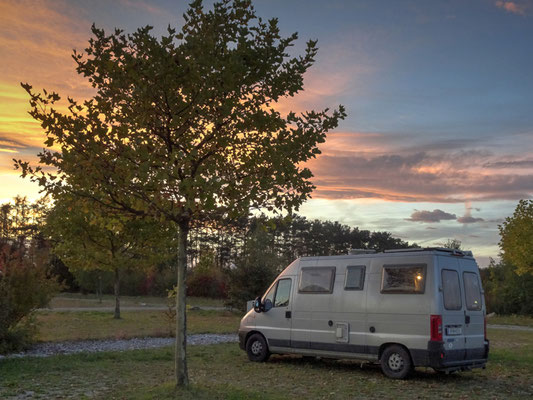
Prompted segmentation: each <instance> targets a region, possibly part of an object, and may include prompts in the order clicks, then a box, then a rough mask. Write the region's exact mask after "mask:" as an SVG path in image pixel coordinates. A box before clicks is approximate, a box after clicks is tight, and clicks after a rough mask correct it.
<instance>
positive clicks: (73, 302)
mask: <svg viewBox="0 0 533 400" xmlns="http://www.w3.org/2000/svg"><path fill="white" fill-rule="evenodd" d="M120 304H121V305H122V306H125V307H128V306H129V307H131V306H135V307H139V306H147V307H150V306H166V305H167V299H166V298H164V297H154V296H120ZM187 304H188V305H189V306H191V307H194V306H198V307H223V306H224V300H220V299H209V298H204V297H187ZM114 306H115V297H114V296H112V295H108V294H105V295H103V296H102V302H101V303H100V302H99V301H98V297H96V295H94V294H80V293H61V294H59V295H58V296H56V297H54V298H53V299H52V301H51V302H50V306H49V307H50V308H64V307H79V308H87V307H114Z"/></svg>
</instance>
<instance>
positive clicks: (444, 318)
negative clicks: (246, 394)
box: [239, 248, 489, 379]
mask: <svg viewBox="0 0 533 400" xmlns="http://www.w3.org/2000/svg"><path fill="white" fill-rule="evenodd" d="M355 253H356V254H350V255H346V256H331V257H302V258H298V259H297V260H296V261H294V262H293V263H292V264H290V265H289V266H288V267H287V268H286V269H285V270H284V271H283V272H282V273H281V274H280V275H279V276H278V277H277V278H276V280H275V281H274V282H273V283H272V285H271V286H270V288H269V289H268V290H267V291H266V293H265V294H264V295H263V296H262V297H258V298H257V299H256V300H255V302H254V304H253V309H251V310H249V311H248V313H247V314H246V315H245V316H244V318H243V319H242V320H241V325H240V328H239V341H240V347H241V348H242V349H243V350H245V351H246V352H247V353H248V357H249V359H250V360H251V361H266V360H267V359H268V357H269V356H270V354H271V353H276V354H289V353H292V354H302V355H305V356H315V357H325V358H354V359H360V360H368V361H373V362H380V363H381V368H382V370H383V373H384V374H385V375H386V376H388V377H391V378H397V379H402V378H405V377H406V376H407V375H408V374H409V373H410V372H411V371H412V369H413V368H414V367H417V366H428V367H432V368H434V369H435V370H437V371H443V372H451V371H457V370H470V369H472V368H484V367H485V364H486V363H487V358H488V353H489V341H488V340H487V337H486V323H485V302H484V297H483V290H482V288H481V279H480V276H479V269H478V266H477V264H476V261H475V260H474V258H473V257H472V253H471V252H464V251H458V250H449V249H440V248H432V249H406V250H389V251H385V252H383V253H375V254H372V253H370V252H369V251H364V250H363V251H360V252H359V253H361V254H357V252H355Z"/></svg>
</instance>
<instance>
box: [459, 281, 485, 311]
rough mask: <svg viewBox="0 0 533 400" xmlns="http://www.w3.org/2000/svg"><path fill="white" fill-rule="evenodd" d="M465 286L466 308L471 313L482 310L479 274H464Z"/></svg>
mask: <svg viewBox="0 0 533 400" xmlns="http://www.w3.org/2000/svg"><path fill="white" fill-rule="evenodd" d="M463 282H464V285H465V299H466V308H467V309H468V310H471V311H479V310H481V285H480V284H479V278H478V276H477V274H475V273H473V272H465V273H463Z"/></svg>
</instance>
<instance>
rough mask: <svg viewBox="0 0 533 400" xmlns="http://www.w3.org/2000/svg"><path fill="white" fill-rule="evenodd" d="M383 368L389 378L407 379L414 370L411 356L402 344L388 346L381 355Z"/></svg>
mask: <svg viewBox="0 0 533 400" xmlns="http://www.w3.org/2000/svg"><path fill="white" fill-rule="evenodd" d="M381 370H382V371H383V373H384V374H385V376H387V377H389V378H392V379H405V378H407V376H408V375H409V374H410V373H411V371H412V370H413V363H412V362H411V356H410V355H409V353H408V352H407V350H406V349H405V348H403V347H402V346H399V345H397V344H394V345H391V346H388V347H386V348H385V350H384V351H383V354H382V355H381Z"/></svg>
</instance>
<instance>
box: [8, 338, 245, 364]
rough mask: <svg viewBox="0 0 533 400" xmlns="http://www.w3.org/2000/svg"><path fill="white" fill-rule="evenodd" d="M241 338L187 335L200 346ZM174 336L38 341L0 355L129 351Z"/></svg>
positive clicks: (170, 342) (150, 346)
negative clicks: (18, 350)
mask: <svg viewBox="0 0 533 400" xmlns="http://www.w3.org/2000/svg"><path fill="white" fill-rule="evenodd" d="M238 340H239V338H238V337H237V335H236V334H213V333H205V334H194V335H187V345H189V346H198V345H208V344H218V343H234V342H238ZM174 342H175V339H174V338H151V337H147V338H132V339H104V340H79V341H64V342H43V343H36V344H35V345H34V346H33V347H32V348H31V349H30V350H28V351H26V352H23V353H16V354H9V355H7V356H2V355H0V360H2V359H4V358H22V357H50V356H54V355H58V354H76V353H97V352H103V351H128V350H139V349H155V348H159V347H166V346H173V345H174Z"/></svg>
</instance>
